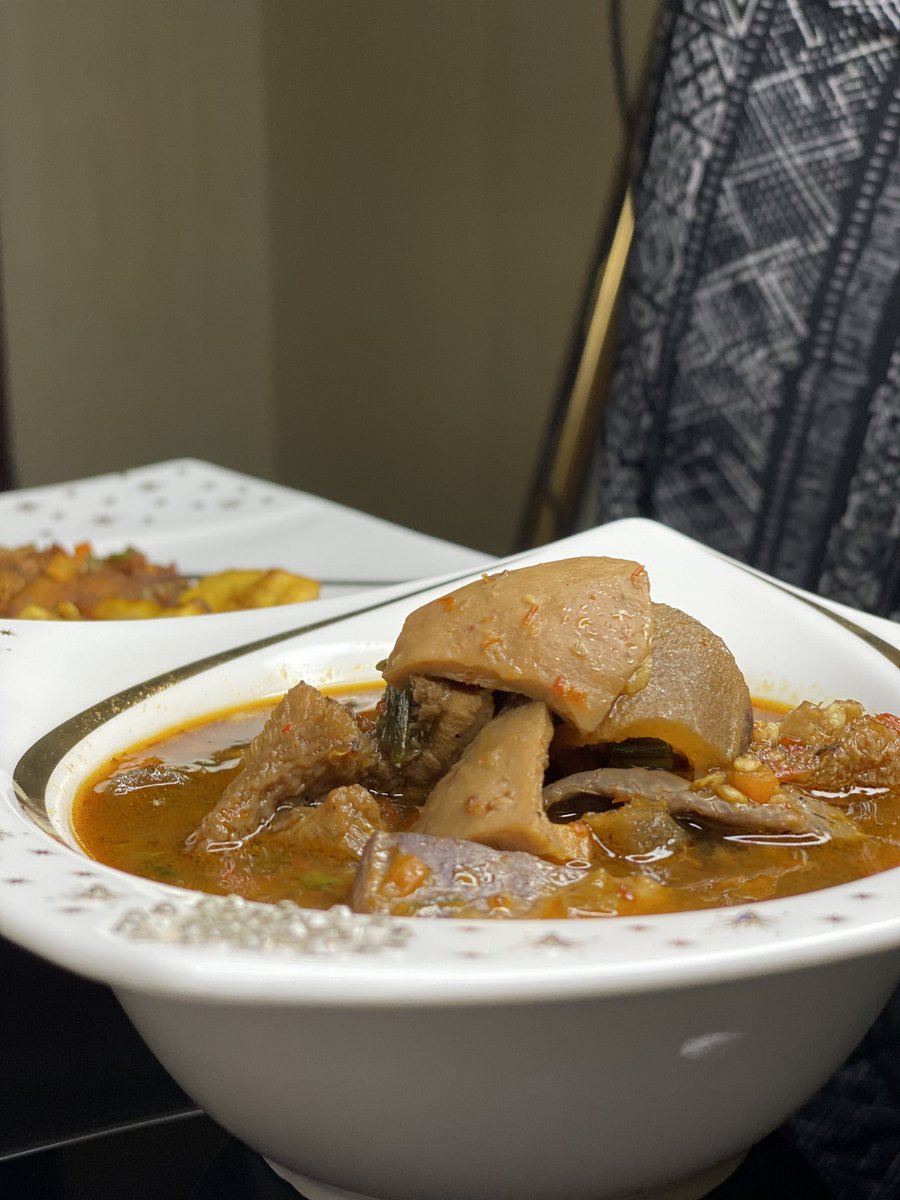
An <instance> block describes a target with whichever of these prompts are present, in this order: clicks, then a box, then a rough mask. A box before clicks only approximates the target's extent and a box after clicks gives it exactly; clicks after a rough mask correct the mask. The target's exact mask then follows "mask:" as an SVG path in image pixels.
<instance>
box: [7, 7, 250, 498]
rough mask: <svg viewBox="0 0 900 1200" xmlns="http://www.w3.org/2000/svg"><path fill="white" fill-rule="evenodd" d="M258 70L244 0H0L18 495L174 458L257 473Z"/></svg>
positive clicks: (9, 341) (9, 321) (9, 337)
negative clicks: (25, 489) (21, 488)
mask: <svg viewBox="0 0 900 1200" xmlns="http://www.w3.org/2000/svg"><path fill="white" fill-rule="evenodd" d="M260 61H261V59H260V29H259V12H258V8H257V6H256V5H255V4H253V3H246V2H244V0H190V2H189V3H185V2H184V0H152V2H151V3H147V2H146V0H77V2H74V3H73V2H69V0H2V3H0V231H2V249H3V271H4V299H5V309H6V313H5V316H6V325H7V344H8V351H9V375H10V391H11V400H12V416H13V432H14V450H15V455H16V459H17V464H18V469H19V477H20V482H21V483H22V484H37V483H42V482H47V481H53V480H60V479H67V478H72V477H75V476H81V475H86V474H93V473H95V472H99V471H107V470H114V469H118V468H121V467H127V466H132V465H135V464H139V463H144V462H149V461H154V460H157V459H163V458H169V457H174V456H176V455H185V454H189V455H197V456H202V457H207V458H210V459H213V460H215V461H218V462H221V463H224V464H228V465H234V466H238V467H243V468H244V469H246V470H250V471H254V472H259V473H263V474H265V473H268V472H270V471H271V468H272V464H273V449H272V447H273V432H272V425H271V398H270V394H269V392H270V375H269V365H270V345H269V334H270V324H271V322H270V314H269V278H268V232H267V229H266V227H265V215H266V201H265V186H266V175H265V156H264V141H263V113H262V90H261V79H260V73H259V72H260Z"/></svg>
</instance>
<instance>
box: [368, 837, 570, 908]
mask: <svg viewBox="0 0 900 1200" xmlns="http://www.w3.org/2000/svg"><path fill="white" fill-rule="evenodd" d="M584 869H585V868H584V866H583V865H582V866H576V867H566V866H554V865H553V864H551V863H547V862H544V860H543V859H541V858H537V857H535V855H533V854H527V853H522V852H521V851H517V850H511V851H510V850H491V849H489V848H488V847H486V846H480V845H477V844H476V843H475V842H470V841H462V840H459V839H456V838H450V837H433V836H430V835H428V834H422V833H376V834H375V835H374V836H373V837H372V838H371V839H370V841H369V844H368V845H367V846H366V852H365V854H364V855H363V859H362V862H361V863H360V867H359V871H358V872H357V875H356V883H355V885H354V889H353V901H352V903H353V907H354V909H355V910H356V911H357V912H364V913H391V914H393V915H394V916H420V917H421V916H436V917H501V916H521V915H523V913H527V912H529V911H530V910H531V909H532V908H533V907H534V906H535V904H537V903H538V902H539V901H540V900H543V899H546V898H547V897H549V896H552V895H553V894H554V893H556V892H557V891H558V890H559V889H560V888H561V887H565V886H566V885H567V884H569V883H572V882H573V881H574V880H576V879H577V878H579V877H580V876H581V875H583V874H584Z"/></svg>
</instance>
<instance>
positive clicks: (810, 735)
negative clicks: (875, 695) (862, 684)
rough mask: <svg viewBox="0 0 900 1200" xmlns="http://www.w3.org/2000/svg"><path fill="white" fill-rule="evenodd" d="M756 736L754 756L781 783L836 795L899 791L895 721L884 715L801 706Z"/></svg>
mask: <svg viewBox="0 0 900 1200" xmlns="http://www.w3.org/2000/svg"><path fill="white" fill-rule="evenodd" d="M759 733H760V741H759V744H758V745H757V746H756V747H755V749H756V751H757V754H758V755H759V757H760V759H761V760H762V761H763V762H764V763H766V765H767V766H769V767H771V769H772V770H773V771H774V772H775V775H776V776H777V777H778V779H780V780H782V781H784V782H789V783H795V784H797V785H799V786H802V787H804V788H813V789H815V790H818V791H823V792H834V793H836V794H838V793H842V792H847V791H851V790H853V789H859V788H862V787H867V788H896V787H900V721H898V719H897V717H895V716H893V715H891V714H889V713H881V714H879V715H878V716H870V715H868V714H867V713H865V712H863V708H862V705H861V704H858V703H857V702H856V701H855V700H835V701H834V702H833V703H831V704H812V703H810V702H809V701H804V702H803V703H802V704H800V705H798V706H797V708H795V709H793V710H792V711H791V712H789V713H788V714H787V715H786V716H785V718H784V720H783V721H781V722H777V723H774V726H773V724H772V723H767V724H765V725H761V726H760V730H759Z"/></svg>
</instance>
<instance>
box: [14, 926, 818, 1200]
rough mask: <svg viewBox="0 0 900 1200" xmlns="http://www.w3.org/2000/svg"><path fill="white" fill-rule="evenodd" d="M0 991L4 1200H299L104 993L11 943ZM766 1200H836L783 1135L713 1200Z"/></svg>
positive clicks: (755, 1154)
mask: <svg viewBox="0 0 900 1200" xmlns="http://www.w3.org/2000/svg"><path fill="white" fill-rule="evenodd" d="M0 983H2V986H0V1197H3V1198H4V1200H19V1197H21V1198H22V1200H121V1197H123V1196H127V1197H128V1198H129V1200H297V1193H296V1191H294V1189H293V1188H291V1187H289V1186H288V1185H287V1184H285V1183H284V1182H283V1181H282V1180H281V1179H279V1178H278V1176H277V1175H275V1173H274V1172H273V1171H272V1170H270V1168H269V1167H268V1166H267V1165H266V1163H265V1162H264V1161H263V1160H262V1159H261V1158H260V1157H259V1156H258V1155H256V1154H255V1153H254V1152H253V1151H251V1150H249V1149H248V1148H247V1147H246V1146H244V1145H242V1144H241V1143H240V1142H238V1141H237V1140H235V1139H234V1138H231V1137H230V1136H229V1135H228V1134H227V1133H226V1132H225V1131H224V1130H223V1129H221V1128H220V1127H219V1126H217V1125H216V1124H215V1123H214V1122H213V1121H211V1120H210V1119H209V1118H208V1117H206V1116H205V1115H204V1114H202V1113H200V1112H199V1110H198V1109H197V1108H196V1106H195V1105H194V1104H193V1103H192V1102H191V1100H190V1099H189V1098H188V1097H187V1096H185V1095H184V1093H183V1092H182V1091H181V1090H180V1088H178V1086H177V1085H176V1084H175V1083H174V1082H173V1080H172V1079H171V1078H170V1077H169V1075H168V1074H167V1073H166V1071H165V1070H164V1069H163V1068H162V1067H161V1066H160V1065H159V1063H158V1062H157V1061H156V1059H155V1058H154V1057H153V1055H152V1054H151V1053H150V1052H149V1050H147V1048H146V1047H145V1046H144V1043H143V1042H142V1041H141V1039H140V1038H139V1037H138V1035H137V1033H136V1032H135V1030H134V1029H133V1027H132V1026H131V1024H130V1022H129V1021H128V1019H127V1017H126V1016H125V1014H124V1012H123V1011H122V1009H121V1008H120V1007H119V1004H118V1001H117V1000H116V999H115V997H114V996H113V994H112V993H111V992H110V991H109V990H108V989H107V988H105V987H101V986H100V985H98V984H94V983H89V982H87V981H86V980H83V979H80V978H78V977H76V976H74V975H71V974H69V973H68V972H65V971H61V970H59V969H58V968H56V967H53V966H51V965H49V964H48V963H45V962H43V961H42V960H40V959H37V958H35V957H34V956H32V955H30V954H28V953H26V952H25V951H23V950H20V949H19V948H18V947H15V946H13V945H11V944H10V943H9V942H6V941H3V940H2V939H0ZM763 1198H764V1200H782V1198H783V1200H788V1198H790V1200H799V1198H802V1200H830V1197H829V1195H828V1193H827V1192H826V1191H825V1190H824V1189H823V1187H822V1184H821V1183H820V1182H819V1180H818V1179H817V1178H816V1176H815V1175H814V1173H813V1172H812V1171H811V1170H810V1168H809V1167H808V1165H807V1164H806V1162H805V1160H804V1159H802V1158H801V1157H800V1156H799V1155H797V1154H796V1152H795V1151H793V1150H792V1148H791V1147H790V1146H789V1145H788V1144H787V1142H786V1141H784V1140H783V1139H782V1138H781V1137H780V1136H779V1134H778V1133H775V1134H773V1135H772V1136H771V1137H769V1138H767V1139H766V1140H765V1141H763V1142H761V1143H760V1144H759V1145H758V1146H757V1147H755V1148H754V1150H753V1151H751V1153H750V1154H749V1155H748V1157H747V1159H746V1160H745V1161H744V1163H743V1165H742V1166H741V1167H740V1168H739V1169H738V1171H737V1172H736V1173H735V1174H734V1175H732V1176H731V1178H730V1179H729V1180H727V1181H726V1182H725V1183H724V1184H722V1185H721V1186H720V1187H719V1188H717V1189H716V1190H715V1191H714V1192H712V1193H711V1194H710V1200H763ZM485 1200H490V1197H485Z"/></svg>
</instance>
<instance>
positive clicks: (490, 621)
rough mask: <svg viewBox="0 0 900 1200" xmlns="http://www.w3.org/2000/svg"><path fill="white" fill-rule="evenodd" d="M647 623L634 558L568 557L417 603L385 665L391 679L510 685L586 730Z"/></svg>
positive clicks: (631, 671)
mask: <svg viewBox="0 0 900 1200" xmlns="http://www.w3.org/2000/svg"><path fill="white" fill-rule="evenodd" d="M650 631H651V616H650V585H649V581H648V579H647V572H646V571H645V569H644V568H643V567H642V566H641V565H640V564H639V563H636V562H631V561H630V560H626V559H620V558H569V559H564V560H562V561H559V562H549V563H540V564H538V565H537V566H533V567H523V568H521V569H520V570H517V571H500V572H498V573H497V574H496V575H484V576H482V578H481V579H478V580H476V581H475V582H474V583H470V584H467V585H466V586H465V587H461V588H459V589H458V590H457V591H455V592H451V593H449V594H448V595H446V596H442V597H440V599H438V600H432V601H431V602H430V603H428V604H425V605H423V606H422V607H421V608H418V609H416V611H415V612H413V613H410V615H409V616H408V617H407V618H406V621H405V622H404V624H403V628H402V629H401V631H400V636H399V637H398V638H397V642H396V645H395V646H394V649H393V650H392V651H391V653H390V655H389V656H388V659H387V662H386V664H385V667H384V672H383V673H384V677H385V679H386V680H387V681H388V683H392V684H394V686H395V687H397V686H402V685H403V684H404V683H405V682H406V680H407V679H409V677H410V676H411V675H428V676H436V677H438V678H444V679H455V680H458V681H459V682H461V683H471V684H477V685H478V686H480V687H485V688H495V689H499V690H501V691H508V692H516V693H519V694H520V695H523V696H529V697H531V698H532V699H533V700H541V701H543V703H544V704H546V705H547V707H548V708H550V709H551V710H552V711H553V712H555V713H557V714H558V715H559V716H561V717H562V718H563V719H564V720H566V721H568V722H570V723H571V724H572V725H574V726H575V727H576V728H577V729H579V730H580V731H581V732H582V733H589V732H591V731H592V730H594V729H596V727H597V726H598V725H599V724H600V722H601V721H602V720H603V719H604V718H605V717H606V715H607V713H608V712H609V710H610V708H611V707H612V704H613V701H614V700H615V699H616V697H617V696H618V695H619V694H620V693H621V692H622V691H623V689H625V687H626V685H627V684H629V681H630V680H632V677H633V676H635V673H636V672H637V670H638V668H639V667H640V666H641V665H642V663H644V661H645V659H646V658H647V655H648V653H649V651H650Z"/></svg>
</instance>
